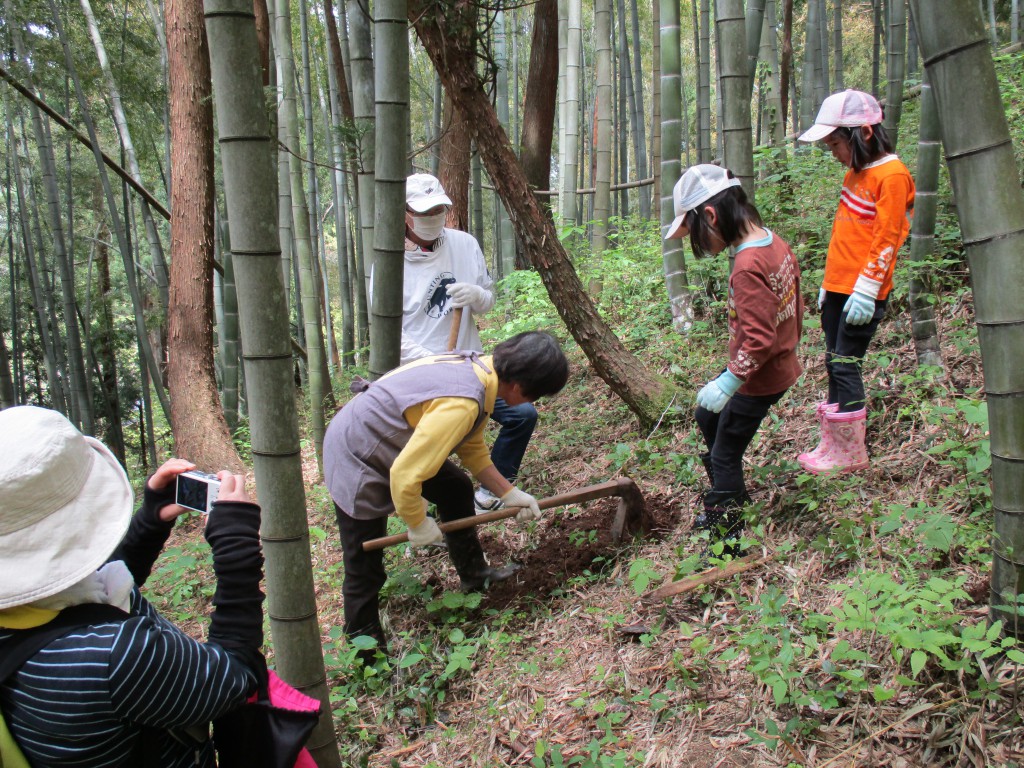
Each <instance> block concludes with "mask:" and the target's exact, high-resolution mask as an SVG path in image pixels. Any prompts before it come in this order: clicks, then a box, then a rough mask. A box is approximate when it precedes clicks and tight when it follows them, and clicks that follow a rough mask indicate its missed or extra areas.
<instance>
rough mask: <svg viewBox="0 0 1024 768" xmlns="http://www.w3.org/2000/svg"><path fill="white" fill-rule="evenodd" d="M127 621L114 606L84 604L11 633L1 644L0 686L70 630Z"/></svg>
mask: <svg viewBox="0 0 1024 768" xmlns="http://www.w3.org/2000/svg"><path fill="white" fill-rule="evenodd" d="M127 618H128V614H127V613H126V612H125V611H122V610H121V609H120V608H115V607H114V606H113V605H106V604H104V603H86V604H84V605H73V606H71V607H70V608H65V609H64V610H63V611H61V612H60V613H58V614H57V616H56V617H55V618H54V619H53V620H51V621H49V622H47V623H46V624H43V625H42V626H41V627H32V628H31V629H16V630H14V632H13V634H12V635H11V637H9V638H8V639H6V640H2V641H0V683H2V682H4V681H5V680H7V678H9V677H10V676H11V675H13V674H14V673H15V672H17V671H18V670H19V669H21V666H22V665H23V664H24V663H25V662H26V661H28V660H29V659H31V658H32V657H33V656H35V655H36V653H37V652H38V651H40V650H41V649H43V648H45V647H46V646H48V645H49V644H50V643H52V642H53V641H54V640H56V639H57V638H58V637H63V636H64V635H66V634H68V633H69V632H71V630H73V629H78V628H79V627H87V626H89V625H90V624H103V623H105V622H110V621H124V620H125V619H127Z"/></svg>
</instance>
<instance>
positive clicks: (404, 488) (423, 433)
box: [391, 356, 498, 527]
mask: <svg viewBox="0 0 1024 768" xmlns="http://www.w3.org/2000/svg"><path fill="white" fill-rule="evenodd" d="M433 360H434V358H432V357H430V358H424V359H423V360H418V361H416V362H414V363H411V364H409V365H407V366H405V368H410V367H414V366H419V365H429V364H431V363H432V361H433ZM481 362H483V364H484V365H485V366H486V367H487V368H488V369H489V370H490V373H488V372H487V371H485V370H484V369H483V368H481V367H480V366H479V365H474V366H473V370H474V372H475V373H476V375H477V377H478V378H479V379H480V382H481V383H482V384H483V385H484V387H485V394H484V410H485V411H486V412H487V413H488V414H490V413H493V412H494V401H495V399H496V398H497V395H498V375H497V374H496V373H494V366H493V363H492V361H491V358H490V356H487V357H482V358H481ZM453 364H460V363H453ZM402 415H403V417H404V418H405V420H406V422H407V423H408V424H409V426H410V427H412V428H413V433H412V436H411V437H410V438H409V442H408V443H406V445H405V447H404V448H403V449H402V451H401V452H400V453H399V454H398V457H397V458H396V459H395V461H394V463H393V464H392V465H391V500H392V502H393V503H394V505H395V512H397V513H398V515H399V517H401V518H402V520H404V521H405V523H406V525H408V526H410V527H412V526H416V525H419V524H420V523H422V522H423V518H424V517H425V514H424V510H423V502H422V501H421V497H422V494H423V483H424V481H426V480H429V479H430V478H432V477H434V476H435V475H436V474H437V473H438V470H440V469H441V465H442V464H444V462H445V460H446V459H447V458H448V457H449V456H450V455H451V454H452V453H453V452H454V453H455V454H456V455H457V456H458V457H459V459H460V460H461V461H462V465H463V466H464V467H465V468H466V469H468V470H469V472H470V473H472V474H473V475H477V474H479V473H480V472H481V471H483V470H485V469H487V467H489V466H491V464H492V462H491V454H490V451H488V449H487V445H486V444H485V443H484V428H485V427H486V425H487V419H483V420H482V421H481V422H480V424H479V426H477V428H476V429H473V425H474V424H475V423H476V422H477V419H478V417H479V415H480V412H479V407H478V405H477V402H476V401H475V400H471V399H469V398H466V397H438V398H434V399H433V400H425V401H423V402H422V403H419V404H417V405H413V406H411V407H409V408H407V409H406V410H405V413H403V414H402Z"/></svg>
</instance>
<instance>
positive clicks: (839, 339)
mask: <svg viewBox="0 0 1024 768" xmlns="http://www.w3.org/2000/svg"><path fill="white" fill-rule="evenodd" d="M848 298H850V295H849V294H848V293H834V292H833V291H828V292H827V293H826V294H825V304H824V306H823V307H822V310H821V329H822V330H823V331H824V332H825V370H826V371H828V402H830V403H839V410H840V412H843V413H846V412H849V411H859V410H860V409H861V408H863V407H864V406H865V405H867V398H866V396H865V394H864V380H863V379H862V378H861V375H860V366H861V363H863V362H864V353H865V352H867V351H868V345H869V344H870V343H871V339H872V338H873V337H874V335H875V330H876V329H877V328H878V324H879V323H880V322H881V320H882V315H884V314H885V305H886V304H887V303H888V299H882V300H880V301H876V302H875V314H874V315H872V317H871V320H870V321H868V322H867V323H864V325H847V324H846V316H845V315H844V314H843V307H844V306H845V305H846V300H847V299H848Z"/></svg>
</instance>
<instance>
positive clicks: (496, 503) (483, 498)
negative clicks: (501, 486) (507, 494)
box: [473, 488, 503, 515]
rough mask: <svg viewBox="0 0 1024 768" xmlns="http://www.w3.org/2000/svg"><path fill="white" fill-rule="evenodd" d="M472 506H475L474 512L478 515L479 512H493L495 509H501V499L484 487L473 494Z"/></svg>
mask: <svg viewBox="0 0 1024 768" xmlns="http://www.w3.org/2000/svg"><path fill="white" fill-rule="evenodd" d="M473 506H474V507H476V513H477V514H478V515H479V514H480V513H481V512H493V511H494V510H496V509H501V507H502V506H503V504H502V503H501V499H499V498H498V497H497V496H495V495H494V494H493V493H491V492H490V491H488V490H487V489H486V488H481V489H480V490H478V491H477V492H476V493H474V494H473Z"/></svg>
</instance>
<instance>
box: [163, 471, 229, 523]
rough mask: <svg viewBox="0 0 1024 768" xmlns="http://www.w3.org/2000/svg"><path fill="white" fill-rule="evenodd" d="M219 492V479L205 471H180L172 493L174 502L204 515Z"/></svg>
mask: <svg viewBox="0 0 1024 768" xmlns="http://www.w3.org/2000/svg"><path fill="white" fill-rule="evenodd" d="M219 493H220V480H218V479H217V476H216V475H209V474H207V473H206V472H195V471H193V472H182V473H181V474H180V475H178V487H177V490H176V492H175V494H174V501H175V503H176V504H178V505H179V506H182V507H187V508H188V509H194V510H195V511H196V512H202V513H203V514H204V515H208V514H210V510H211V509H212V508H213V502H215V501H216V500H217V494H219Z"/></svg>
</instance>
